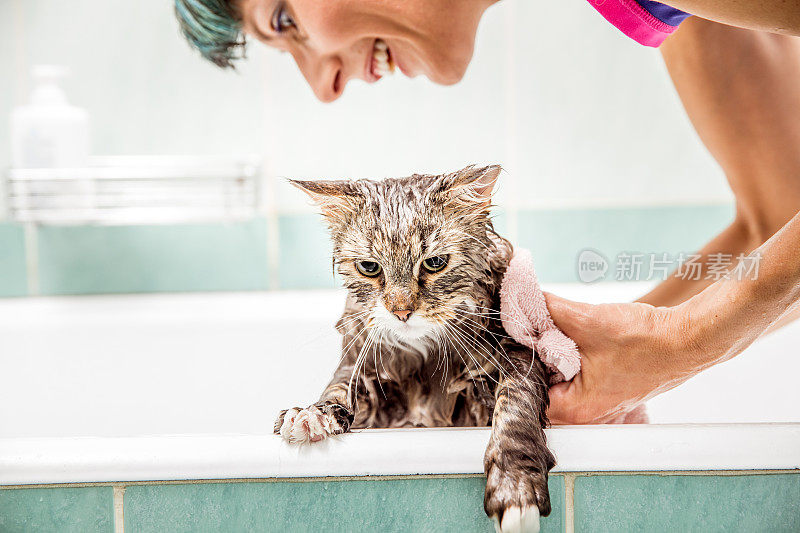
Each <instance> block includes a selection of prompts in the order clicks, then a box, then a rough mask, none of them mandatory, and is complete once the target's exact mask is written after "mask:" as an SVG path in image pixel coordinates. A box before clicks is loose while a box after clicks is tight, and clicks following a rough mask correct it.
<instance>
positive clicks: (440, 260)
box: [422, 255, 447, 272]
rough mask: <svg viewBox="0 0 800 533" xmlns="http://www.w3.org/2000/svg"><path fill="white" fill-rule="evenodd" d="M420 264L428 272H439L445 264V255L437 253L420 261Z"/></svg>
mask: <svg viewBox="0 0 800 533" xmlns="http://www.w3.org/2000/svg"><path fill="white" fill-rule="evenodd" d="M422 266H423V267H424V268H425V270H427V271H428V272H439V271H440V270H442V269H443V268H444V267H446V266H447V256H446V255H437V256H434V257H429V258H427V259H426V260H425V261H423V262H422Z"/></svg>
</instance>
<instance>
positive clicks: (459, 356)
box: [444, 324, 476, 382]
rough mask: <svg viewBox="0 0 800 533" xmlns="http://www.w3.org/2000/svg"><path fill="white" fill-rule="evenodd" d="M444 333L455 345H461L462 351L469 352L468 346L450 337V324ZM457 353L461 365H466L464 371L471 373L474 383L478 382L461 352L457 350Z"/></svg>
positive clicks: (470, 376) (446, 326)
mask: <svg viewBox="0 0 800 533" xmlns="http://www.w3.org/2000/svg"><path fill="white" fill-rule="evenodd" d="M444 332H445V335H446V337H447V338H448V339H449V340H450V341H452V342H453V343H457V344H459V345H460V346H461V348H462V349H463V350H464V351H465V352H466V351H468V350H467V349H466V346H464V345H463V344H461V342H460V341H459V340H458V339H456V338H455V337H453V336H452V335H450V333H451V332H450V329H449V325H448V324H445V330H444ZM455 353H456V355H458V358H459V359H460V360H461V363H462V364H463V365H464V370H465V371H466V372H467V373H469V378H470V380H472V381H473V382H474V381H476V380H475V376H474V375H473V374H472V370H470V368H469V365H468V364H467V362H466V361H465V360H464V358H463V357H462V356H461V352H460V351H458V350H456V351H455Z"/></svg>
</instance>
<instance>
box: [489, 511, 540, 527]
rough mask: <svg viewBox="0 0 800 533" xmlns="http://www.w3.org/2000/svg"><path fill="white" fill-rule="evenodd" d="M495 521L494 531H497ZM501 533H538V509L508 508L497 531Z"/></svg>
mask: <svg viewBox="0 0 800 533" xmlns="http://www.w3.org/2000/svg"><path fill="white" fill-rule="evenodd" d="M496 521H497V520H496V519H495V529H497V525H496ZM498 531H500V532H502V533H539V508H538V507H536V506H535V505H532V506H530V507H523V508H522V509H520V508H519V507H509V508H508V509H506V510H505V512H503V522H502V524H501V525H500V528H499V530H498Z"/></svg>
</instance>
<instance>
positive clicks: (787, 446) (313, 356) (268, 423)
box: [0, 285, 800, 485]
mask: <svg viewBox="0 0 800 533" xmlns="http://www.w3.org/2000/svg"><path fill="white" fill-rule="evenodd" d="M547 288H548V289H549V290H551V291H553V292H556V293H558V294H560V295H563V296H565V297H570V298H575V299H581V300H584V301H591V302H599V301H625V300H629V299H631V298H633V297H635V296H636V295H637V294H640V293H641V292H642V291H643V290H645V288H646V287H644V286H642V285H594V286H587V285H551V286H549V287H547ZM343 298H344V295H343V293H342V292H340V291H319V292H283V293H241V294H240V293H236V294H180V295H131V296H88V297H62V298H29V299H8V300H3V301H0V485H9V484H26V483H67V482H86V481H97V482H100V481H120V480H129V481H130V480H165V479H171V480H180V479H211V478H214V479H217V478H245V477H286V476H320V475H337V476H341V475H364V474H386V475H389V474H398V475H405V474H410V473H411V474H426V473H480V472H481V471H482V465H481V457H482V448H483V447H484V446H485V443H486V439H487V438H488V430H485V429H478V430H463V429H462V430H393V431H379V430H367V431H363V432H361V433H359V434H355V435H346V436H343V437H341V438H338V439H336V440H334V441H332V442H330V443H326V444H324V445H322V446H315V447H310V448H309V449H306V450H297V449H295V448H289V447H287V446H285V445H284V444H283V443H281V442H280V440H279V439H277V438H275V437H273V436H272V435H271V431H272V424H273V419H274V417H275V414H276V413H277V412H278V410H279V409H281V408H285V407H289V406H294V405H305V404H308V403H310V402H313V401H314V400H315V399H316V397H317V395H318V394H319V392H320V391H321V390H322V388H323V386H324V385H325V384H326V382H327V380H328V378H329V376H330V374H331V371H332V370H333V368H334V366H335V364H336V362H337V359H338V346H339V335H338V334H337V333H336V331H335V330H334V328H333V323H334V322H335V321H336V319H337V317H338V315H339V313H340V311H341V308H342V305H343ZM799 345H800V324H796V325H792V326H789V327H787V328H785V329H784V330H782V331H780V332H778V333H775V334H774V335H772V336H770V337H767V338H765V339H762V340H761V341H759V342H758V343H756V344H755V345H754V346H753V347H751V348H750V349H749V350H748V351H747V352H746V353H744V354H743V355H741V356H740V357H738V358H736V359H735V360H733V361H731V362H728V363H725V364H723V365H719V366H718V367H715V368H713V369H711V370H709V371H708V372H706V373H705V374H703V375H701V376H699V377H697V378H695V379H693V380H691V381H689V382H688V383H686V384H684V385H682V386H681V387H679V388H677V389H675V390H673V391H671V392H669V393H667V394H664V395H663V396H661V397H659V398H657V399H655V400H653V401H652V402H651V403H650V413H651V418H652V420H653V422H654V425H653V426H639V427H626V428H614V427H603V426H599V427H564V428H554V429H551V430H549V434H550V442H551V445H552V447H553V449H554V451H555V454H556V456H557V458H558V460H559V466H558V469H560V470H562V471H592V470H598V471H608V470H614V471H625V470H637V471H639V470H645V471H654V470H713V469H728V470H746V469H761V468H764V469H793V468H798V467H800V424H798V423H800V387H798V386H797V376H798V375H799V374H800V357H798V348H797V347H798V346H799ZM745 423H747V424H745ZM662 424H666V425H662ZM725 443H735V445H733V446H727V445H724V444H725ZM764 449H770V450H771V452H770V453H769V454H765V453H763V452H764Z"/></svg>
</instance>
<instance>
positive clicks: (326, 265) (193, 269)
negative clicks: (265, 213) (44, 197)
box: [0, 206, 733, 296]
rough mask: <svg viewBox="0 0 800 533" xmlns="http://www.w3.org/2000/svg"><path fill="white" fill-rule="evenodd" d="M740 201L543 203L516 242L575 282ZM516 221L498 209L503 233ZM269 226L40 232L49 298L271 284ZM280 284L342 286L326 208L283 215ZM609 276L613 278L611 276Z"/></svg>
mask: <svg viewBox="0 0 800 533" xmlns="http://www.w3.org/2000/svg"><path fill="white" fill-rule="evenodd" d="M732 216H733V208H732V206H684V207H661V208H624V209H623V208H620V209H553V210H546V209H537V210H525V211H522V212H520V213H518V214H517V217H516V220H517V222H518V231H517V235H518V238H517V243H516V244H517V245H518V246H521V247H525V248H529V249H531V250H532V252H533V254H534V259H535V260H536V268H537V273H538V274H539V278H540V279H541V280H542V281H545V282H574V281H577V279H578V278H577V273H576V259H577V256H578V254H579V253H580V251H581V250H583V249H585V248H593V249H596V250H598V251H600V252H601V253H602V254H604V255H605V256H606V258H608V260H609V261H610V262H611V264H612V268H613V263H614V260H615V258H616V255H617V254H618V253H620V252H623V251H626V252H641V253H649V252H653V253H661V252H667V253H670V254H673V255H674V254H677V253H679V252H687V253H690V252H692V251H694V250H696V249H697V248H698V247H699V246H700V245H702V244H703V243H705V242H706V241H707V240H708V239H710V238H711V237H712V236H713V235H714V234H715V233H717V232H718V231H720V230H721V229H723V228H724V227H725V226H726V225H727V224H728V223H729V222H730V220H731V219H732ZM511 223H512V219H511V217H509V215H508V213H507V212H505V211H504V210H501V209H498V210H496V213H495V224H496V227H497V229H498V231H500V232H501V234H506V235H507V234H508V231H509V225H510V224H511ZM266 224H267V222H266V221H265V220H264V219H262V218H259V219H256V220H253V221H250V222H242V223H230V224H187V225H163V226H115V227H104V226H67V227H53V226H50V227H47V226H46V227H42V228H40V229H39V239H38V242H39V245H38V246H39V248H38V252H39V260H40V265H39V270H40V283H39V285H40V291H41V293H42V294H45V295H57V294H98V293H126V292H173V291H214V290H263V289H267V288H268V279H269V276H268V272H267V264H268V263H269V261H268V258H267V238H268V237H267V230H266ZM277 234H278V239H279V242H278V254H279V256H278V261H277V264H278V272H277V279H278V284H279V287H280V288H281V289H317V288H332V287H338V286H339V281H338V280H337V279H336V278H335V276H334V275H333V273H332V268H331V243H330V238H329V237H328V233H327V228H326V226H325V223H324V221H323V219H322V217H321V216H320V215H318V214H313V213H307V214H296V215H282V216H280V217H279V218H278V232H277ZM23 242H24V241H23V230H22V228H21V227H20V226H18V225H14V224H10V223H0V296H20V295H24V294H26V292H27V289H26V274H25V257H24V248H23ZM613 276H614V273H613V271H612V272H610V273H609V274H608V276H607V279H609V280H610V279H613Z"/></svg>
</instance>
